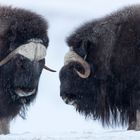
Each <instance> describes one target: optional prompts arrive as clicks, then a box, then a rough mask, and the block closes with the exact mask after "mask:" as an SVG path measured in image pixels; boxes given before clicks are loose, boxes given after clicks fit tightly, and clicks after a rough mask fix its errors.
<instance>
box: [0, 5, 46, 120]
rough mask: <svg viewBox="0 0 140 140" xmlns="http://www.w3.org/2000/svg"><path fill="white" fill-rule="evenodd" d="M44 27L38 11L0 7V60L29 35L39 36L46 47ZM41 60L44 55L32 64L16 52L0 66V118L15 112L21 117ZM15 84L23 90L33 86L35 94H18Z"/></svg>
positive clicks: (38, 73) (27, 103)
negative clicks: (36, 12)
mask: <svg viewBox="0 0 140 140" xmlns="http://www.w3.org/2000/svg"><path fill="white" fill-rule="evenodd" d="M47 29H48V26H47V23H46V21H45V20H44V19H43V18H42V17H41V16H40V15H37V14H35V13H33V12H30V11H27V10H24V9H18V8H11V7H0V60H2V59H4V58H5V57H6V56H7V55H8V54H9V53H10V52H11V51H13V50H14V49H16V48H17V47H19V46H20V45H22V44H24V43H27V41H28V40H29V39H41V40H42V41H43V44H44V45H45V46H46V47H47V46H48V37H47ZM44 64H45V60H44V59H43V60H41V61H39V62H37V63H36V64H34V63H33V62H31V61H30V60H28V59H27V58H25V57H23V56H20V55H17V56H16V57H14V58H12V59H11V60H10V61H9V62H8V63H6V64H5V65H3V66H1V67H0V119H5V118H8V119H9V118H10V119H12V118H14V117H15V116H16V115H17V114H20V115H22V117H25V109H26V107H27V106H28V105H29V104H30V103H31V102H32V101H33V100H34V99H35V97H36V94H37V89H38V82H39V78H40V75H41V72H42V69H43V67H44ZM17 88H20V89H23V90H24V91H29V90H32V89H34V88H35V89H36V94H34V95H31V96H29V97H19V96H18V95H17V94H15V89H17Z"/></svg>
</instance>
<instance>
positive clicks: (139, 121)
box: [135, 110, 140, 131]
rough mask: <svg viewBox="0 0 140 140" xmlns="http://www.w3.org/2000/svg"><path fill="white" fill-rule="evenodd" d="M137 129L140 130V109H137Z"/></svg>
mask: <svg viewBox="0 0 140 140" xmlns="http://www.w3.org/2000/svg"><path fill="white" fill-rule="evenodd" d="M135 130H136V131H140V110H137V114H136V127H135Z"/></svg>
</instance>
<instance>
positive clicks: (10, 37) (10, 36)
mask: <svg viewBox="0 0 140 140" xmlns="http://www.w3.org/2000/svg"><path fill="white" fill-rule="evenodd" d="M16 30H17V22H16V21H14V22H11V24H10V25H9V28H8V33H7V34H8V41H9V43H10V44H9V46H10V47H9V50H11V51H12V50H13V49H15V48H13V46H15V45H14V42H15V39H16V36H17V32H16Z"/></svg>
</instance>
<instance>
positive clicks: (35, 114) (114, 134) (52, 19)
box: [0, 0, 140, 140]
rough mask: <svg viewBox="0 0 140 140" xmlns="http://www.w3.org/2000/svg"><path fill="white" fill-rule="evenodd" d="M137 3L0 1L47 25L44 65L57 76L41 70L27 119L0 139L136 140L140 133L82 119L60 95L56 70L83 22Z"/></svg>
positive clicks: (120, 0)
mask: <svg viewBox="0 0 140 140" xmlns="http://www.w3.org/2000/svg"><path fill="white" fill-rule="evenodd" d="M133 3H134V4H135V3H140V0H104V1H103V0H38V1H37V0H36V1H35V0H0V4H1V5H12V6H13V7H22V8H25V9H29V10H32V11H35V12H37V13H39V14H41V15H43V16H44V18H46V19H47V20H48V23H49V39H50V43H49V48H48V50H47V57H46V64H47V65H48V66H49V67H52V68H53V69H56V70H57V73H50V72H47V71H45V70H44V71H43V74H42V76H41V80H40V86H39V93H38V96H37V99H36V101H35V102H34V103H33V104H32V105H31V107H30V108H29V110H28V112H27V119H26V120H22V119H21V118H20V117H17V118H16V119H15V120H14V121H13V122H12V123H11V134H9V135H6V136H4V135H1V136H0V140H94V139H95V140H109V139H111V140H112V139H113V140H124V139H125V140H131V139H133V140H138V139H140V132H136V131H126V128H116V129H115V128H110V129H107V128H106V129H105V128H103V127H102V126H101V124H100V123H98V122H97V121H93V120H91V119H85V118H84V116H81V115H80V114H79V113H77V112H76V111H75V109H74V107H73V106H69V105H66V104H65V103H64V102H63V101H62V99H61V98H60V96H59V86H60V82H59V70H60V68H61V67H62V65H63V57H64V54H65V53H66V51H67V50H68V47H67V45H66V43H65V39H66V37H67V36H68V35H69V34H70V33H71V32H72V31H74V29H75V28H76V27H78V26H80V25H82V24H83V23H85V22H86V21H89V20H91V19H95V18H99V17H101V16H104V15H106V14H108V13H110V12H112V11H114V10H117V9H118V8H120V7H123V6H126V5H131V4H133Z"/></svg>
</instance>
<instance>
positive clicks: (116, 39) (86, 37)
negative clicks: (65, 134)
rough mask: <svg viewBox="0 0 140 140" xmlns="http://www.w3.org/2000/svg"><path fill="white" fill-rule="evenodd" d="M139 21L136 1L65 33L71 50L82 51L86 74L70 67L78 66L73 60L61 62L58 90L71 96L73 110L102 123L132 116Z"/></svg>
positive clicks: (139, 64) (139, 84)
mask: <svg viewBox="0 0 140 140" xmlns="http://www.w3.org/2000/svg"><path fill="white" fill-rule="evenodd" d="M139 23H140V6H139V5H137V6H131V7H126V8H124V9H121V10H119V11H117V12H114V13H112V14H110V15H107V16H106V17H103V18H100V19H96V20H93V21H91V22H89V23H86V24H84V25H83V26H81V27H79V28H78V29H77V30H75V31H74V32H73V33H72V34H71V35H70V36H69V37H68V38H67V43H68V46H70V47H71V46H72V47H73V49H74V51H75V52H76V53H78V54H79V55H81V56H82V57H83V58H84V56H85V55H87V59H86V61H87V62H88V63H89V64H90V65H91V70H92V73H91V75H90V77H89V78H87V79H82V78H80V77H78V75H77V74H76V73H75V71H74V70H73V69H74V68H77V69H79V70H81V71H82V68H81V67H80V66H79V65H78V64H75V63H74V62H71V63H70V64H69V65H67V66H64V67H63V68H62V69H61V71H60V81H61V86H60V90H61V91H60V92H61V93H60V94H61V96H62V98H69V100H70V99H72V98H73V100H74V101H75V103H74V105H75V106H76V110H77V111H79V112H80V113H82V114H84V115H85V116H90V117H92V118H93V119H98V120H100V121H101V122H102V124H103V125H107V126H114V125H118V124H121V125H125V124H127V123H128V122H129V121H130V120H134V121H135V119H136V118H135V117H136V110H139V109H140V26H139ZM83 48H84V49H83ZM85 50H86V51H85Z"/></svg>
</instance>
